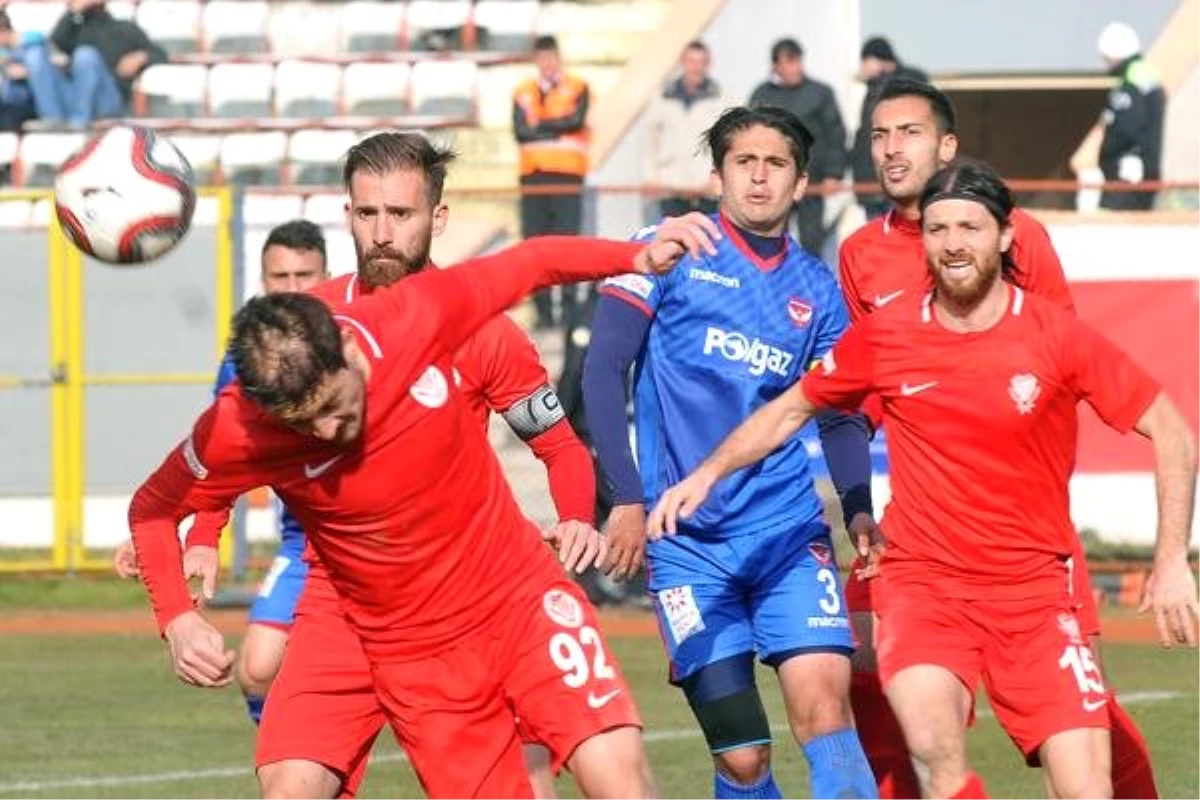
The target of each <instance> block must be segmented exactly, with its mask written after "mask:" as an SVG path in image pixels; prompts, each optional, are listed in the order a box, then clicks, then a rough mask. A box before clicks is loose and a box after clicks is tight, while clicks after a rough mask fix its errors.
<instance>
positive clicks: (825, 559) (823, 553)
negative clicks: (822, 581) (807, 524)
mask: <svg viewBox="0 0 1200 800" xmlns="http://www.w3.org/2000/svg"><path fill="white" fill-rule="evenodd" d="M808 552H810V553H812V555H813V558H815V559H816V560H817V563H819V564H820V565H821V566H823V567H827V566H829V565H830V564H832V563H833V552H832V551H831V550H830V549H829V545H827V544H825V543H824V542H810V543H809V545H808Z"/></svg>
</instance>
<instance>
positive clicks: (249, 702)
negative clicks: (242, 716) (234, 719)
mask: <svg viewBox="0 0 1200 800" xmlns="http://www.w3.org/2000/svg"><path fill="white" fill-rule="evenodd" d="M245 697H246V712H247V713H248V714H249V715H250V721H251V722H253V723H254V724H255V725H257V724H258V723H259V722H260V721H262V712H263V703H265V702H267V699H266V698H265V697H252V696H251V695H246V696H245Z"/></svg>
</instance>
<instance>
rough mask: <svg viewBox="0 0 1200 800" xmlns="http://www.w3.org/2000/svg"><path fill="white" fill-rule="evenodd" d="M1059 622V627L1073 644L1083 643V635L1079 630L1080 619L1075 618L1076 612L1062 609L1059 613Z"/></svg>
mask: <svg viewBox="0 0 1200 800" xmlns="http://www.w3.org/2000/svg"><path fill="white" fill-rule="evenodd" d="M1057 622H1058V629H1059V630H1060V631H1062V632H1063V635H1064V636H1066V637H1067V638H1068V639H1069V640H1070V641H1071V644H1083V635H1082V634H1081V633H1080V631H1079V620H1077V619H1075V615H1074V614H1068V613H1067V612H1065V611H1062V612H1060V613H1059V615H1058V619H1057Z"/></svg>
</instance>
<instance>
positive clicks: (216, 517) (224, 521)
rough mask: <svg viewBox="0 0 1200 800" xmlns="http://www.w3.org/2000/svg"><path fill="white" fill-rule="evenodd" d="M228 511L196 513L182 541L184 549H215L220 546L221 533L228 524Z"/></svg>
mask: <svg viewBox="0 0 1200 800" xmlns="http://www.w3.org/2000/svg"><path fill="white" fill-rule="evenodd" d="M229 512H230V509H228V508H227V509H225V510H224V511H198V512H196V516H195V517H194V518H193V519H192V527H191V529H190V530H188V534H187V538H186V539H185V540H184V548H185V549H186V548H189V547H217V546H218V545H220V544H221V531H223V530H224V529H225V526H226V525H228V524H229Z"/></svg>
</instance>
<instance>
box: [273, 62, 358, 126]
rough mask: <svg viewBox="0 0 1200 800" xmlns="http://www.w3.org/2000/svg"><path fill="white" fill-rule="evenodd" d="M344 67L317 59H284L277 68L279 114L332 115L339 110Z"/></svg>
mask: <svg viewBox="0 0 1200 800" xmlns="http://www.w3.org/2000/svg"><path fill="white" fill-rule="evenodd" d="M341 88H342V68H341V67H340V66H338V65H337V64H322V63H319V62H316V61H281V62H279V64H278V65H276V67H275V113H276V114H278V115H279V116H281V117H332V116H334V115H335V114H337V113H338V110H339V109H338V95H339V94H340V93H341Z"/></svg>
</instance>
